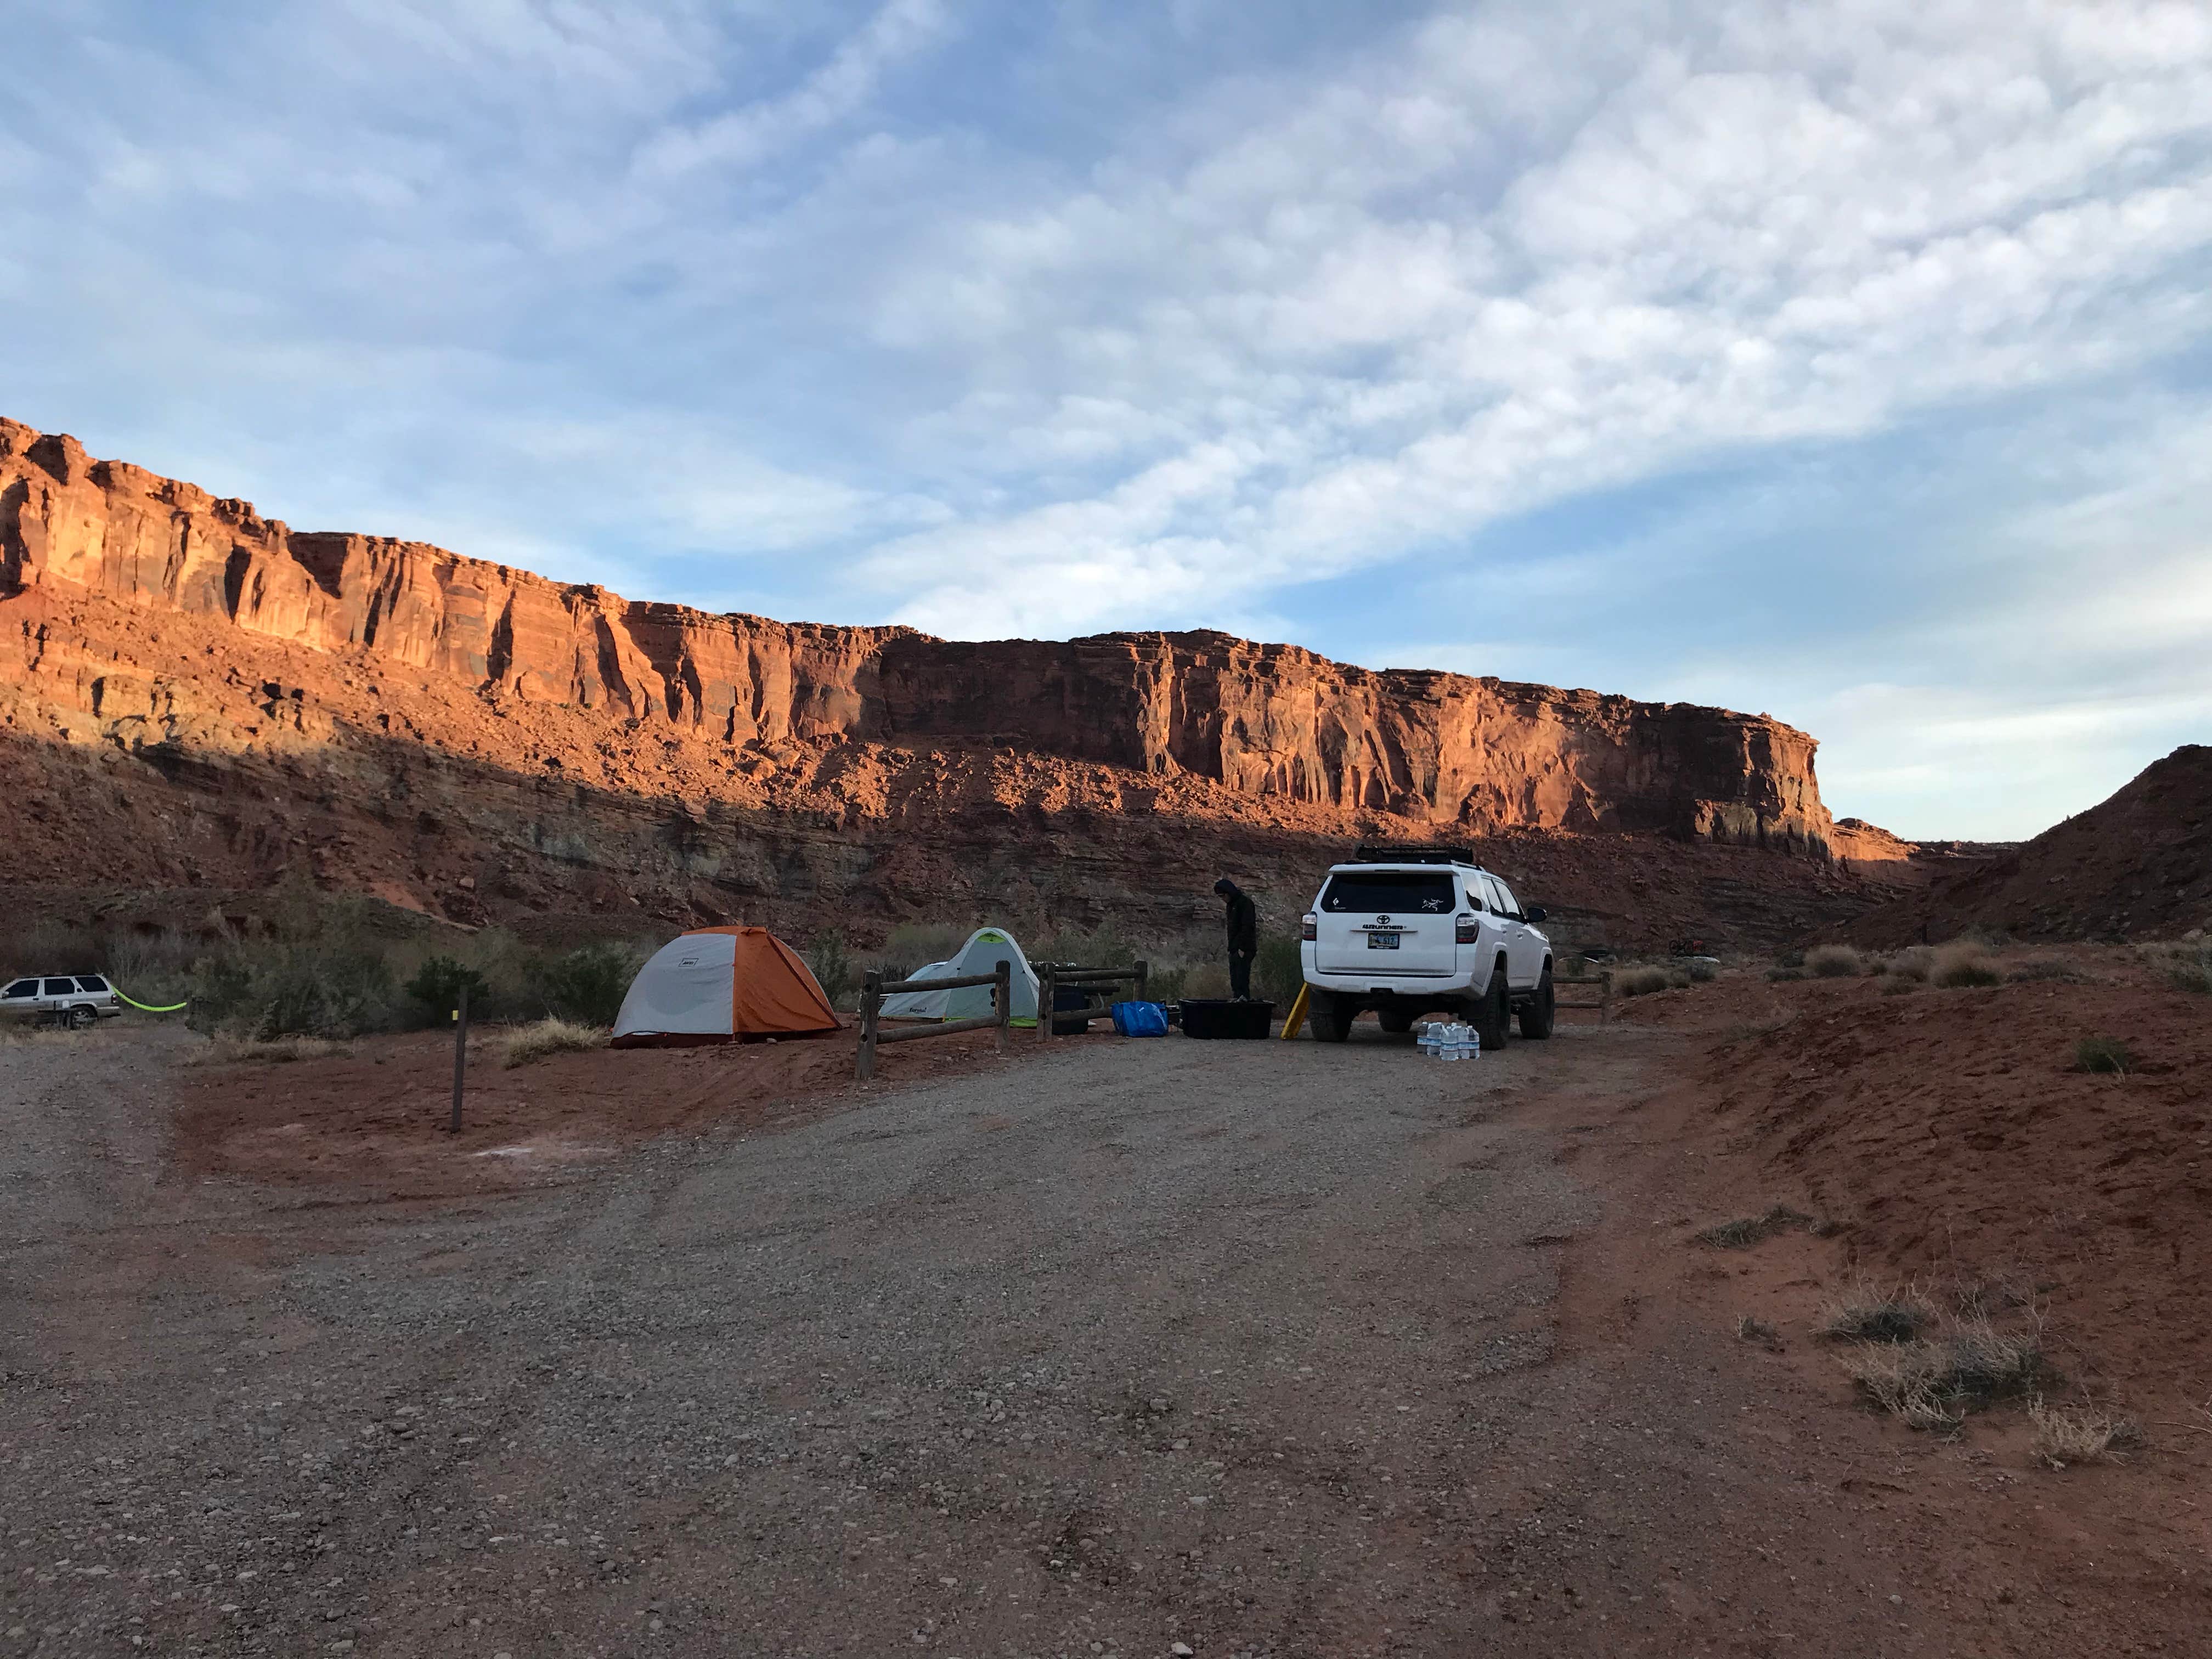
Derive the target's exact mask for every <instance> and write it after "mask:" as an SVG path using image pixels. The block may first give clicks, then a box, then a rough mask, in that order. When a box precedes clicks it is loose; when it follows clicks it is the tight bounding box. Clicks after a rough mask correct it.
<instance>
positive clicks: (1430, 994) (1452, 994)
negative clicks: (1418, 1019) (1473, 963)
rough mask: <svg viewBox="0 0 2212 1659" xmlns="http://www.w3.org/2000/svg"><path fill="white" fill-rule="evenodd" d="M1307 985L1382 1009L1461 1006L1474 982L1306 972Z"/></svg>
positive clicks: (1446, 976) (1443, 977)
mask: <svg viewBox="0 0 2212 1659" xmlns="http://www.w3.org/2000/svg"><path fill="white" fill-rule="evenodd" d="M1306 983H1307V984H1308V985H1310V986H1311V987H1313V988H1314V989H1315V990H1316V991H1334V992H1335V993H1336V994H1338V995H1339V996H1346V997H1358V999H1359V1000H1361V1001H1363V1002H1366V1003H1370V1004H1371V1005H1373V1006H1376V1007H1381V1006H1383V1005H1384V1004H1385V1003H1392V1002H1430V1003H1443V1002H1462V1001H1464V1000H1467V999H1468V998H1469V997H1471V996H1473V995H1474V984H1473V982H1472V978H1471V976H1470V975H1465V974H1439V975H1435V976H1433V977H1431V976H1427V975H1387V974H1384V975H1375V974H1324V973H1318V972H1316V971H1315V970H1313V969H1307V970H1306Z"/></svg>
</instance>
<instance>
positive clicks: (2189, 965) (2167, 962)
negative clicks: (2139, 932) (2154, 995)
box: [2137, 939, 2212, 997]
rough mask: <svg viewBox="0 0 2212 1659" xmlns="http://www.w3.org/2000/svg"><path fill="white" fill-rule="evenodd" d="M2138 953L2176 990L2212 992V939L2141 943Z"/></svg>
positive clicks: (2204, 993)
mask: <svg viewBox="0 0 2212 1659" xmlns="http://www.w3.org/2000/svg"><path fill="white" fill-rule="evenodd" d="M2137 953H2138V954H2139V955H2140V956H2141V957H2142V959H2143V960H2144V961H2145V962H2147V963H2149V964H2150V965H2151V967H2152V968H2154V969H2156V970H2157V971H2158V972H2160V973H2161V974H2163V975H2165V976H2166V983H2167V984H2168V985H2171V986H2172V987H2173V988H2174V989H2175V990H2177V991H2188V992H2191V993H2193V994H2196V995H2197V996H2200V997H2201V996H2212V939H2172V940H2168V941H2165V942H2162V943H2160V944H2156V945H2142V946H2139V947H2138V950H2137Z"/></svg>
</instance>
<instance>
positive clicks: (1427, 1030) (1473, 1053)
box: [1419, 1019, 1482, 1060]
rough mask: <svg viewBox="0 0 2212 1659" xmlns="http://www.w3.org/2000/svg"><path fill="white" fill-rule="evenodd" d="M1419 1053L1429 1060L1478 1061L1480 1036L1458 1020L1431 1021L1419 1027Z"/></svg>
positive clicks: (1472, 1027) (1480, 1045)
mask: <svg viewBox="0 0 2212 1659" xmlns="http://www.w3.org/2000/svg"><path fill="white" fill-rule="evenodd" d="M1419 1041H1420V1045H1421V1052H1422V1053H1424V1054H1427V1055H1428V1056H1429V1058H1430V1059H1431V1060H1480V1059H1481V1058H1482V1034H1481V1033H1480V1032H1479V1031H1477V1030H1475V1029H1474V1026H1472V1025H1468V1024H1464V1023H1463V1022H1462V1021H1459V1020H1455V1019H1454V1020H1442V1019H1432V1020H1431V1021H1430V1022H1429V1023H1428V1024H1426V1025H1424V1026H1423V1027H1421V1035H1420V1039H1419Z"/></svg>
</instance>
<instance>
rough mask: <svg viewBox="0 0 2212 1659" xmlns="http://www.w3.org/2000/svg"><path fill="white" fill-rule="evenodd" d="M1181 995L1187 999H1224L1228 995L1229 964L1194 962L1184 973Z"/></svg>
mask: <svg viewBox="0 0 2212 1659" xmlns="http://www.w3.org/2000/svg"><path fill="white" fill-rule="evenodd" d="M1181 994H1182V995H1183V996H1187V997H1199V998H1204V997H1225V996H1227V995H1228V994H1229V964H1228V963H1225V962H1194V963H1191V965H1190V966H1189V968H1188V969H1186V970H1185V971H1184V974H1183V981H1182V987H1181Z"/></svg>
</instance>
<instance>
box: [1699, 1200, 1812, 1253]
mask: <svg viewBox="0 0 2212 1659" xmlns="http://www.w3.org/2000/svg"><path fill="white" fill-rule="evenodd" d="M1811 1225H1813V1218H1812V1217H1811V1216H1809V1215H1806V1214H1804V1213H1802V1212H1800V1211H1796V1210H1793V1209H1791V1208H1790V1206H1788V1205H1787V1204H1777V1205H1775V1206H1773V1207H1772V1208H1771V1209H1770V1210H1768V1211H1767V1212H1766V1213H1765V1214H1764V1215H1748V1216H1742V1217H1739V1218H1737V1219H1735V1220H1734V1221H1723V1222H1718V1223H1716V1224H1715V1225H1712V1226H1711V1227H1706V1228H1704V1229H1702V1230H1701V1231H1698V1232H1696V1233H1694V1234H1692V1236H1691V1237H1692V1238H1694V1239H1695V1240H1696V1242H1697V1243H1700V1244H1704V1245H1707V1246H1710V1247H1711V1249H1716V1250H1743V1249H1750V1248H1751V1246H1753V1244H1756V1243H1759V1241H1760V1240H1761V1239H1765V1238H1771V1237H1774V1235H1775V1234H1777V1233H1778V1232H1781V1231H1784V1230H1785V1229H1787V1228H1790V1227H1809V1226H1811Z"/></svg>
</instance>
